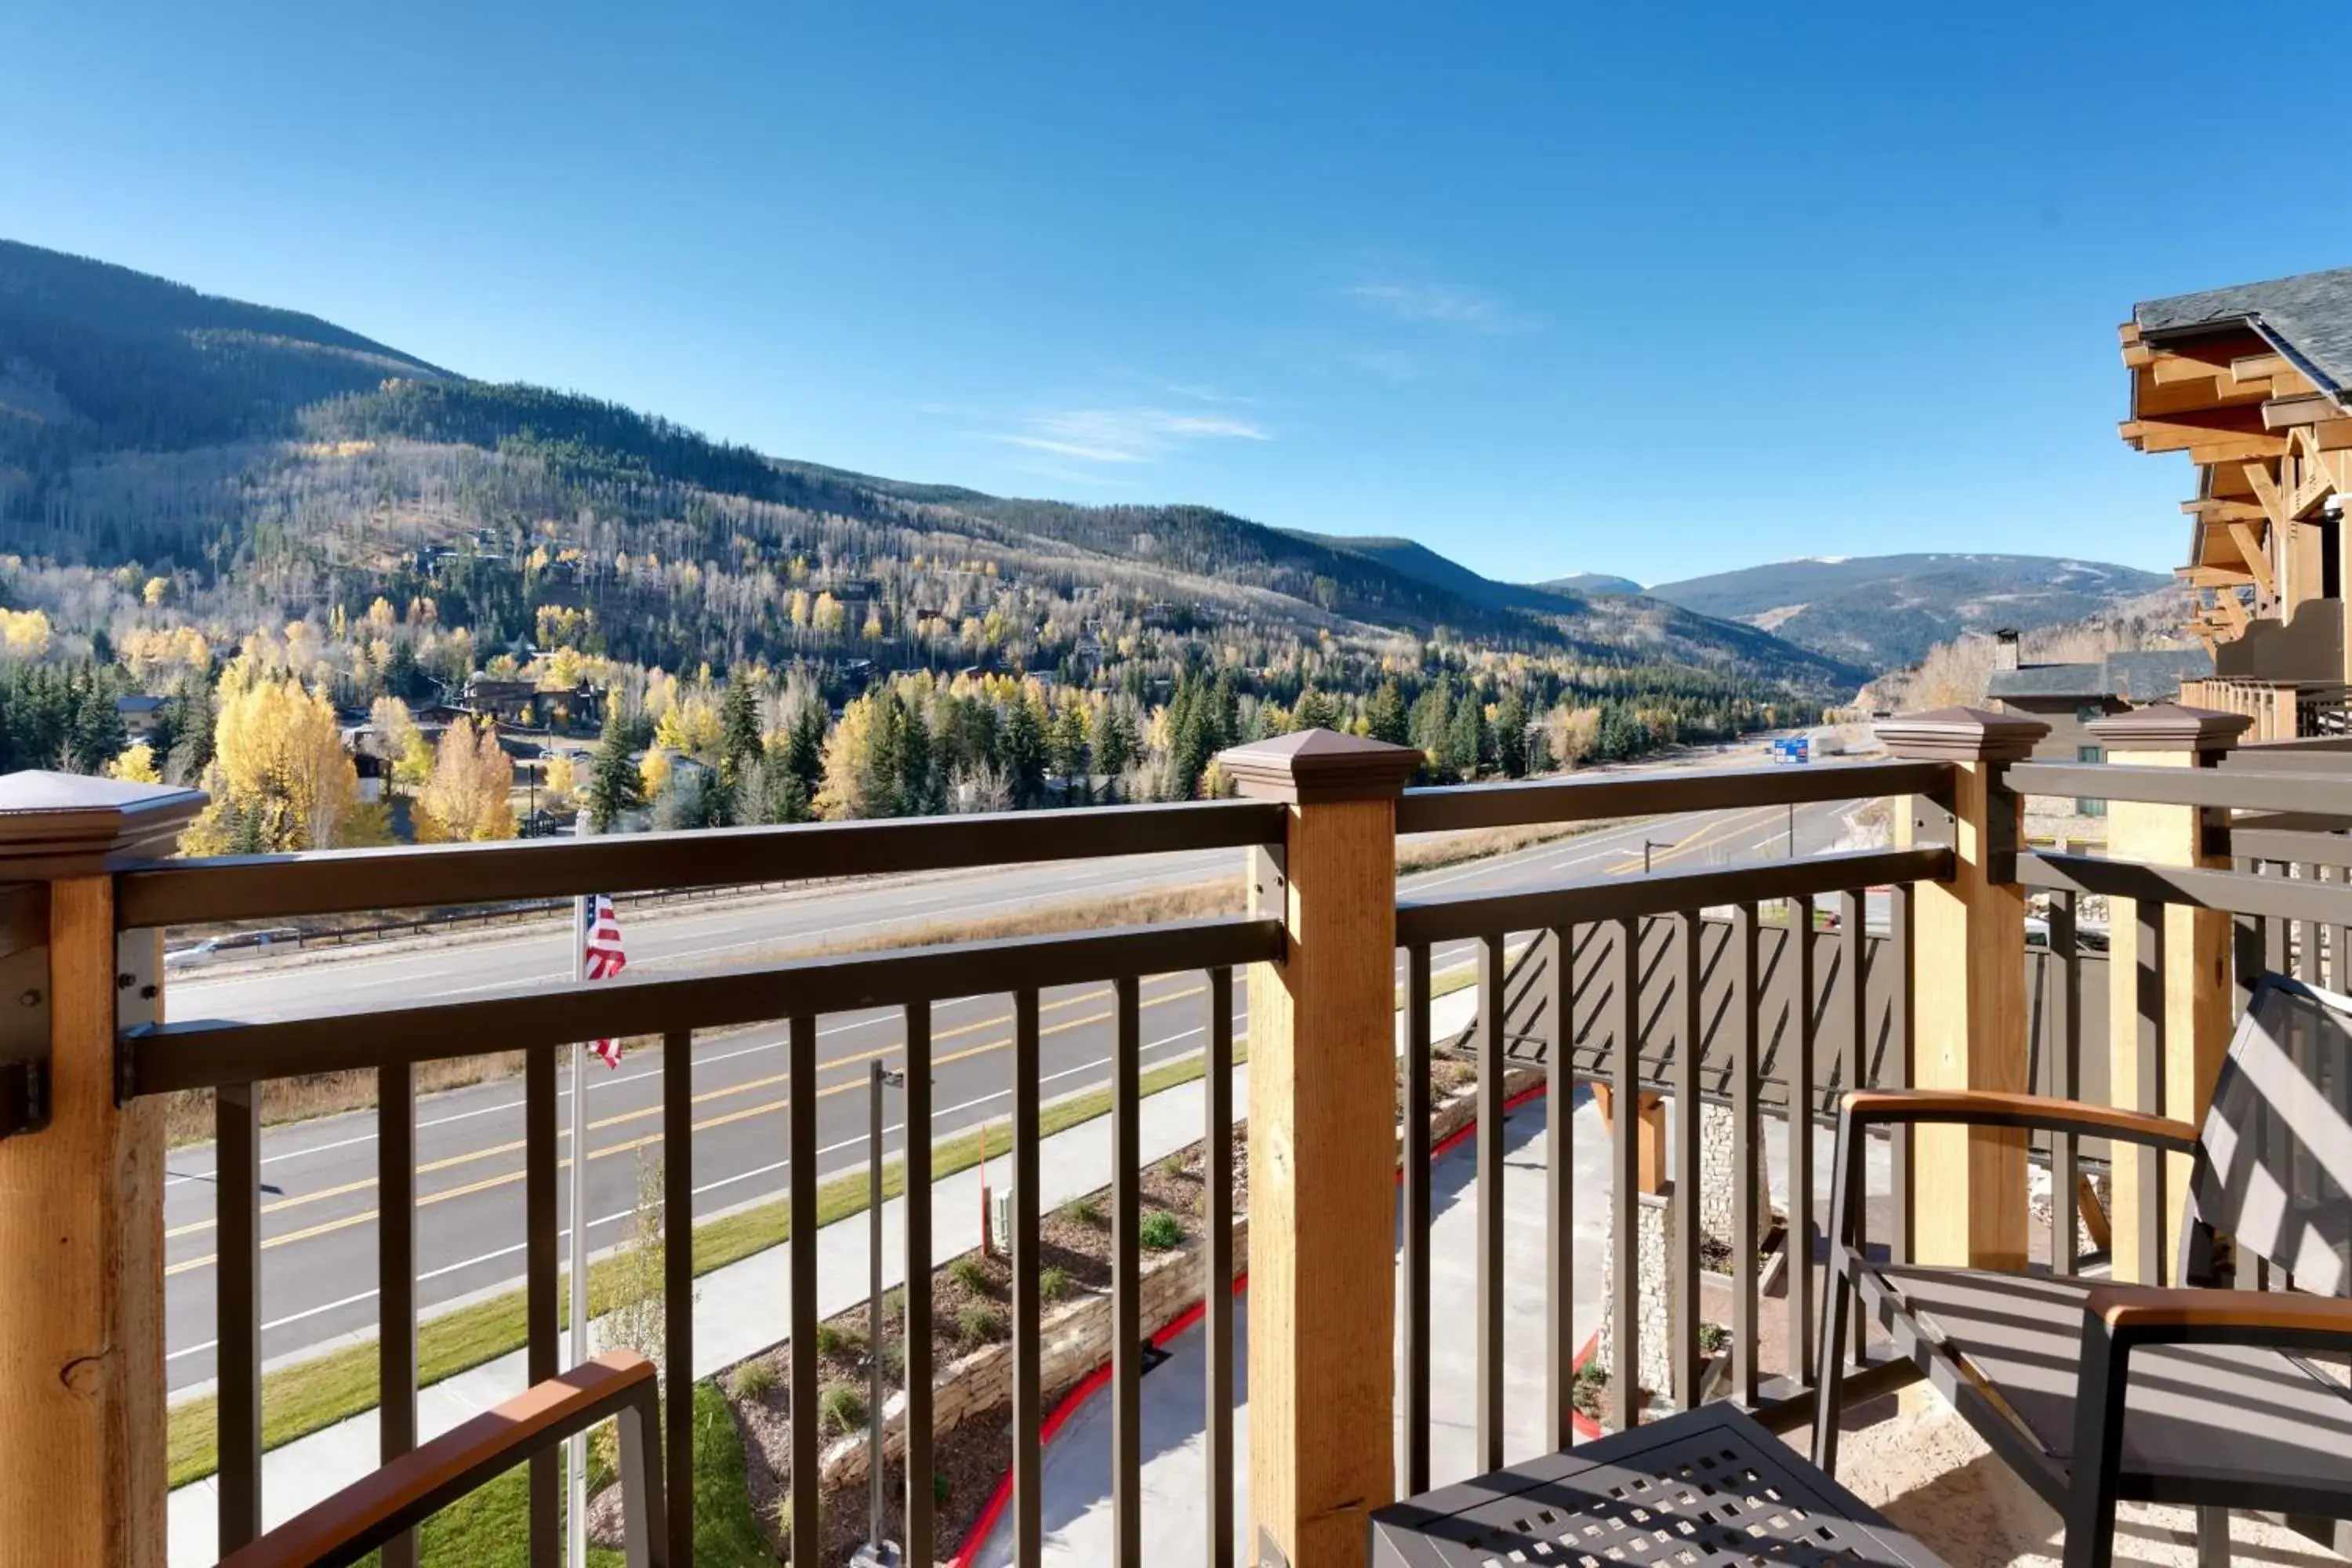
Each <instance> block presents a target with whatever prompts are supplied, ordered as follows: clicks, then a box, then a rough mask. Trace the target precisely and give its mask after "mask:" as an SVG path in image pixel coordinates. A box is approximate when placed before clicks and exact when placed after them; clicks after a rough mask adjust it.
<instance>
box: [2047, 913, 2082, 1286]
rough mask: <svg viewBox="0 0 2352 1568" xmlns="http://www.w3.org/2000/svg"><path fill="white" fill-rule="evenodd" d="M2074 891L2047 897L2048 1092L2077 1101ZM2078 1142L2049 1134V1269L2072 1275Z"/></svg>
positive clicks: (2078, 961) (2078, 963) (2077, 1232)
mask: <svg viewBox="0 0 2352 1568" xmlns="http://www.w3.org/2000/svg"><path fill="white" fill-rule="evenodd" d="M2076 913H2077V909H2076V904H2075V900H2074V894H2072V893H2053V894H2052V895H2051V898H2050V956H2051V961H2052V962H2053V963H2055V964H2057V966H2058V1005H2057V1007H2056V1008H2055V1009H2054V1010H2053V1016H2052V1019H2051V1025H2052V1027H2051V1041H2050V1049H2049V1050H2048V1052H2047V1053H2046V1056H2047V1058H2048V1062H2049V1068H2050V1072H2049V1083H2050V1092H2051V1093H2052V1094H2053V1095H2054V1096H2056V1097H2057V1098H2058V1099H2060V1100H2077V1099H2080V1098H2081V1097H2082V1092H2083V951H2082V934H2081V931H2079V930H2078V922H2077V919H2076ZM2082 1179H2083V1172H2082V1162H2081V1146H2080V1144H2079V1143H2078V1142H2076V1140H2075V1137H2074V1134H2073V1133H2072V1132H2063V1131H2062V1132H2057V1133H2053V1135H2052V1139H2051V1144H2050V1267H2051V1268H2052V1269H2053V1271H2054V1272H2056V1273H2059V1274H2073V1273H2074V1272H2075V1271H2076V1270H2077V1269H2078V1268H2080V1267H2081V1265H2082V1257H2081V1253H2080V1251H2079V1250H2078V1248H2079V1243H2080V1236H2081V1229H2082V1216H2081V1214H2080V1212H2079V1209H2080V1202H2079V1194H2080V1192H2081V1187H2082Z"/></svg>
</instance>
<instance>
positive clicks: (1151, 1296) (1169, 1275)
mask: <svg viewBox="0 0 2352 1568" xmlns="http://www.w3.org/2000/svg"><path fill="white" fill-rule="evenodd" d="M1208 1247H1209V1238H1208V1237H1206V1236H1195V1237H1187V1238H1186V1240H1185V1242H1184V1244H1183V1245H1182V1246H1181V1247H1171V1249H1169V1250H1168V1251H1166V1252H1150V1253H1146V1254H1144V1256H1143V1289H1142V1296H1141V1298H1140V1300H1139V1301H1138V1303H1137V1306H1138V1310H1139V1315H1140V1316H1141V1318H1142V1321H1143V1331H1144V1332H1145V1333H1146V1334H1153V1333H1157V1332H1159V1331H1160V1330H1161V1329H1163V1328H1165V1327H1166V1326H1167V1325H1168V1324H1170V1323H1171V1322H1173V1321H1176V1320H1177V1319H1178V1318H1180V1317H1181V1316H1182V1315H1183V1314H1184V1312H1185V1311H1186V1310H1187V1309H1189V1308H1190V1307H1192V1304H1193V1303H1194V1302H1196V1301H1198V1300H1201V1286H1202V1265H1203V1263H1204V1261H1205V1260H1206V1258H1207V1256H1208ZM1248 1260H1249V1216H1248V1215H1234V1275H1235V1277H1236V1278H1238V1277H1239V1276H1240V1275H1241V1274H1242V1273H1244V1271H1245V1270H1246V1269H1247V1268H1248ZM1110 1356H1111V1298H1110V1293H1109V1292H1108V1291H1102V1292H1099V1293H1096V1292H1089V1293H1088V1294H1087V1295H1085V1296H1083V1297H1081V1298H1079V1299H1078V1300H1075V1301H1064V1302H1061V1303H1059V1304H1058V1305H1056V1306H1054V1307H1052V1308H1050V1309H1048V1310H1046V1312H1045V1317H1044V1319H1043V1321H1040V1323H1039V1324H1038V1352H1037V1364H1038V1374H1037V1386H1038V1387H1039V1388H1040V1389H1043V1390H1045V1391H1046V1392H1048V1393H1051V1392H1052V1391H1053V1390H1055V1389H1058V1388H1064V1387H1066V1386H1068V1385H1069V1384H1074V1383H1076V1382H1077V1381H1078V1380H1079V1379H1081V1378H1083V1377H1085V1376H1086V1375H1087V1373H1091V1372H1093V1371H1094V1370H1095V1369H1096V1368H1097V1367H1098V1366H1103V1365H1105V1364H1107V1363H1108V1362H1109V1361H1110ZM936 1372H937V1375H936V1377H935V1379H934V1381H933V1384H932V1392H931V1430H932V1432H933V1433H934V1434H939V1433H946V1432H952V1431H954V1430H955V1429H956V1428H957V1427H959V1426H962V1425H963V1424H964V1423H965V1422H966V1421H969V1420H971V1419H972V1418H973V1417H974V1416H978V1415H986V1414H987V1413H988V1412H989V1411H990V1410H992V1409H994V1408H996V1407H997V1406H999V1405H1010V1404H1011V1403H1012V1402H1013V1346H1012V1344H1011V1343H1010V1342H1005V1343H1003V1344H993V1345H983V1346H982V1347H981V1348H980V1349H979V1350H976V1351H973V1352H971V1353H970V1354H968V1355H961V1356H958V1357H957V1358H956V1359H955V1360H953V1361H951V1362H949V1363H947V1364H946V1365H944V1366H941V1367H939V1368H937V1369H936ZM882 1450H883V1453H884V1454H885V1455H886V1456H887V1457H888V1458H894V1459H895V1458H898V1456H899V1455H901V1454H903V1453H905V1452H906V1450H907V1394H906V1391H905V1390H904V1389H901V1390H899V1391H898V1392H897V1393H895V1394H891V1395H890V1397H889V1399H888V1400H887V1402H886V1403H885V1404H884V1405H883V1407H882ZM820 1462H821V1465H822V1467H823V1473H824V1484H825V1485H826V1486H827V1487H835V1486H844V1485H854V1484H856V1482H858V1481H862V1480H864V1479H866V1435H865V1434H864V1433H863V1432H858V1433H853V1434H850V1435H848V1436H842V1437H836V1438H835V1439H834V1440H833V1441H832V1442H831V1443H829V1444H827V1445H826V1446H825V1448H824V1457H823V1458H822V1460H821V1461H820Z"/></svg>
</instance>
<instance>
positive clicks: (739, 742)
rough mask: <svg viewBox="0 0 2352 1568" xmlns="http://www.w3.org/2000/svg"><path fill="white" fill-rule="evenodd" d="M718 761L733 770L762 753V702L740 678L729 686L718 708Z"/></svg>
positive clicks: (745, 681)
mask: <svg viewBox="0 0 2352 1568" xmlns="http://www.w3.org/2000/svg"><path fill="white" fill-rule="evenodd" d="M759 754H760V700H759V697H758V696H757V695H756V694H755V693H754V692H753V691H752V689H751V682H750V681H749V680H747V679H744V678H743V677H742V676H741V675H738V676H736V677H735V678H734V679H731V680H730V681H729V682H728V683H727V694H726V696H725V697H724V698H722V699H721V700H720V701H719V758H720V761H721V762H722V763H724V764H725V765H726V766H727V767H728V768H729V769H730V770H734V769H738V768H740V767H741V766H742V765H743V764H744V763H746V762H748V761H750V760H751V759H752V758H754V757H756V756H758V755H759Z"/></svg>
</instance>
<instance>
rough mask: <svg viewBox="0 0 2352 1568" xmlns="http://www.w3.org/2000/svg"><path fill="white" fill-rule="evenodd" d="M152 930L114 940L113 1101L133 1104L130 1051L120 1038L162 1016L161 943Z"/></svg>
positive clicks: (125, 935) (122, 935)
mask: <svg viewBox="0 0 2352 1568" xmlns="http://www.w3.org/2000/svg"><path fill="white" fill-rule="evenodd" d="M155 939H156V933H155V932H154V931H123V932H121V934H120V935H118V936H117V937H116V938H115V939H114V1037H115V1047H114V1101H115V1103H116V1104H117V1105H128V1104H130V1103H131V1094H132V1092H133V1087H134V1086H133V1085H132V1084H131V1052H129V1051H128V1050H125V1049H124V1048H123V1047H122V1044H121V1041H122V1037H123V1035H124V1034H126V1033H127V1032H129V1031H130V1030H132V1029H142V1028H145V1027H146V1026H149V1025H151V1024H156V1023H160V1022H162V1021H163V962H162V958H161V956H160V952H159V950H160V948H161V946H162V944H161V943H160V942H157V941H156V940H155Z"/></svg>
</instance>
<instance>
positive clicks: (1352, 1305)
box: [1220, 730, 1421, 1568]
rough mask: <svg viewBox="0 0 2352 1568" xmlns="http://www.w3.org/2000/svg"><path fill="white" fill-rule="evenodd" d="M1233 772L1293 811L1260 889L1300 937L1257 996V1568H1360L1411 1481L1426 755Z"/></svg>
mask: <svg viewBox="0 0 2352 1568" xmlns="http://www.w3.org/2000/svg"><path fill="white" fill-rule="evenodd" d="M1220 760H1221V761H1222V762H1223V765H1224V771H1225V773H1226V774H1227V776H1229V777H1231V778H1232V779H1234V781H1235V782H1236V784H1238V785H1239V786H1240V789H1241V793H1242V794H1243V795H1247V796H1250V797H1252V798H1254V799H1258V800H1277V801H1282V802H1286V804H1287V805H1289V807H1290V813H1289V823H1288V826H1287V830H1286V834H1285V837H1284V845H1283V852H1282V855H1281V858H1280V859H1279V861H1278V862H1277V861H1276V858H1274V857H1273V856H1272V855H1270V854H1267V853H1266V852H1264V851H1260V852H1259V854H1258V858H1257V859H1256V862H1255V865H1254V867H1253V874H1252V876H1251V879H1250V883H1251V893H1250V906H1251V910H1252V912H1253V913H1264V914H1269V915H1277V916H1279V917H1280V919H1281V920H1282V921H1283V923H1284V926H1285V928H1286V935H1287V944H1286V952H1285V953H1284V955H1283V958H1282V960H1281V961H1280V962H1279V963H1261V964H1258V965H1256V966H1255V967H1254V968H1253V969H1252V970H1251V971H1250V976H1249V1051H1250V1065H1249V1169H1250V1183H1249V1218H1250V1229H1249V1253H1250V1256H1249V1278H1250V1298H1251V1300H1250V1333H1249V1405H1250V1408H1249V1449H1250V1457H1249V1505H1250V1521H1251V1531H1250V1541H1251V1542H1252V1543H1253V1545H1252V1552H1251V1557H1250V1560H1251V1561H1253V1562H1265V1563H1272V1562H1276V1561H1280V1562H1283V1563H1287V1564H1289V1568H1363V1563H1364V1562H1365V1558H1366V1554H1367V1552H1368V1551H1369V1549H1370V1536H1369V1532H1370V1522H1369V1521H1370V1513H1371V1510H1374V1509H1376V1508H1379V1507H1380V1506H1381V1505H1382V1504H1383V1503H1386V1502H1388V1501H1389V1500H1391V1497H1392V1496H1393V1489H1394V1486H1395V1478H1396V1467H1395V1464H1394V1461H1393V1459H1392V1458H1391V1449H1392V1445H1393V1442H1394V1436H1393V1431H1392V1411H1393V1409H1394V1399H1395V1394H1394V1386H1393V1383H1392V1378H1393V1375H1394V1371H1395V1361H1396V1357H1395V1342H1396V1327H1395V1303H1396V1213H1397V1207H1396V1202H1397V1200H1396V1174H1395V1172H1396V1117H1397V1095H1396V800H1397V795H1398V794H1399V793H1400V792H1401V791H1402V788H1403V785H1404V781H1405V780H1406V779H1407V778H1409V777H1411V776H1412V772H1413V769H1414V768H1415V767H1416V766H1417V765H1418V764H1419V763H1420V760H1421V754H1420V753H1419V752H1415V751H1412V750H1411V749H1409V748H1407V747H1403V746H1391V745H1387V744H1384V743H1382V742H1377V741H1366V740H1359V739H1356V738H1354V737H1351V736H1346V735H1337V734H1333V733H1332V732H1330V731H1328V730H1309V731H1302V732H1300V733H1297V734H1291V735H1284V736H1280V737H1278V738H1276V739H1275V740H1271V741H1264V742H1255V743H1254V744H1250V745H1246V746H1240V747H1236V748H1234V750H1232V751H1229V752H1224V753H1223V756H1222V758H1221V759H1220ZM1277 1553H1278V1554H1279V1556H1278V1558H1277V1556H1276V1554H1277Z"/></svg>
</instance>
